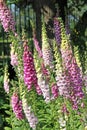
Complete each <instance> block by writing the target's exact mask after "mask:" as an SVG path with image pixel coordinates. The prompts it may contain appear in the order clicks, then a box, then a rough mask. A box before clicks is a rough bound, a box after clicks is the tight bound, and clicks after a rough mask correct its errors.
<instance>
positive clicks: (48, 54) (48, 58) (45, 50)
mask: <svg viewBox="0 0 87 130" xmlns="http://www.w3.org/2000/svg"><path fill="white" fill-rule="evenodd" d="M42 54H43V59H44V65H45V66H49V67H50V68H54V65H53V55H52V50H51V47H50V44H49V42H48V39H47V34H46V28H45V23H43V25H42Z"/></svg>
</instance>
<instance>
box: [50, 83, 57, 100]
mask: <svg viewBox="0 0 87 130" xmlns="http://www.w3.org/2000/svg"><path fill="white" fill-rule="evenodd" d="M51 92H52V94H53V97H54V98H57V97H58V86H57V84H53V85H52V86H51Z"/></svg>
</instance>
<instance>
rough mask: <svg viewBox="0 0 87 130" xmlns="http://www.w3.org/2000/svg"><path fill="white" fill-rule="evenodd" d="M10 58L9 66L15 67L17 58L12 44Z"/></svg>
mask: <svg viewBox="0 0 87 130" xmlns="http://www.w3.org/2000/svg"><path fill="white" fill-rule="evenodd" d="M10 58H11V65H12V66H17V65H18V57H17V54H16V53H15V51H14V47H13V45H12V44H11V53H10Z"/></svg>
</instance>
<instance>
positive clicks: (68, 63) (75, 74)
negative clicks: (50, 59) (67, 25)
mask: <svg viewBox="0 0 87 130" xmlns="http://www.w3.org/2000/svg"><path fill="white" fill-rule="evenodd" d="M61 29H62V32H61V35H62V44H61V53H62V58H63V63H64V66H65V67H66V69H67V76H68V79H67V80H68V82H70V90H71V97H70V99H71V101H72V103H73V109H78V104H79V101H80V100H81V99H82V98H83V97H84V94H83V91H82V76H81V71H80V68H79V67H78V65H77V63H76V60H75V58H74V56H73V52H72V49H71V47H70V45H69V44H68V42H69V40H68V37H67V36H66V33H65V30H64V28H63V26H62V27H61Z"/></svg>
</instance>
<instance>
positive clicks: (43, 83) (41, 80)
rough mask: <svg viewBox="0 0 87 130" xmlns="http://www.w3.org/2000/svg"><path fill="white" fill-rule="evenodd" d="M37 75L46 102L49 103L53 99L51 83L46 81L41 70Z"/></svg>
mask: <svg viewBox="0 0 87 130" xmlns="http://www.w3.org/2000/svg"><path fill="white" fill-rule="evenodd" d="M37 77H38V84H39V86H40V88H41V91H42V94H43V97H44V99H45V102H46V103H48V102H50V100H51V97H50V89H49V84H48V83H47V82H46V81H45V79H44V75H43V74H42V73H41V72H40V73H39V74H38V73H37Z"/></svg>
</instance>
